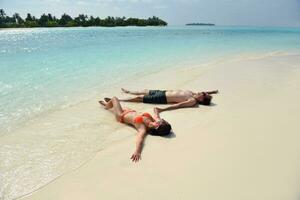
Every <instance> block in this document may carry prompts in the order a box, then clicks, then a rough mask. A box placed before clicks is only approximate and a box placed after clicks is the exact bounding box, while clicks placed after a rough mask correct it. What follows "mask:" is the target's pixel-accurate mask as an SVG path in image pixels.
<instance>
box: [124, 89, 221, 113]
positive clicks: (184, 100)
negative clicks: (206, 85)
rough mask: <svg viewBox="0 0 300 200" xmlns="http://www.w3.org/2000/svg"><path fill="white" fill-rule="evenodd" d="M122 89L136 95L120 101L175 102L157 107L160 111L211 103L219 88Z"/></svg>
mask: <svg viewBox="0 0 300 200" xmlns="http://www.w3.org/2000/svg"><path fill="white" fill-rule="evenodd" d="M122 91H123V92H124V93H127V94H133V95H136V96H135V97H129V98H126V99H120V101H127V102H143V103H153V104H173V105H171V106H168V107H166V108H157V110H158V112H162V111H166V110H173V109H178V108H186V107H194V106H196V105H198V104H201V105H210V103H211V99H212V96H211V94H217V93H218V90H214V91H207V92H192V91H190V90H147V89H145V90H142V91H129V90H127V89H124V88H122Z"/></svg>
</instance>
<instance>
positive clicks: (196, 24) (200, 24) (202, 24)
mask: <svg viewBox="0 0 300 200" xmlns="http://www.w3.org/2000/svg"><path fill="white" fill-rule="evenodd" d="M186 26H215V24H211V23H189V24H186Z"/></svg>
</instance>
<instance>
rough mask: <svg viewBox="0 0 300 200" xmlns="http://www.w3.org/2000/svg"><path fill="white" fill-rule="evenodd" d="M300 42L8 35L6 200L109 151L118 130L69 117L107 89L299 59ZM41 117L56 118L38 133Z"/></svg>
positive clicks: (150, 30) (299, 33)
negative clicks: (213, 67)
mask: <svg viewBox="0 0 300 200" xmlns="http://www.w3.org/2000/svg"><path fill="white" fill-rule="evenodd" d="M299 38H300V29H296V28H259V27H192V26H190V27H143V28H140V27H122V28H101V27H100V28H99V27H90V28H49V29H48V28H36V29H9V30H0V144H1V145H0V160H1V163H0V192H1V193H0V199H5V200H6V199H14V198H17V197H19V196H21V195H24V194H26V193H28V192H31V191H33V190H35V189H37V188H39V187H41V186H43V185H45V184H46V183H48V182H49V181H51V180H53V179H54V178H56V177H58V176H60V175H61V174H63V173H65V172H67V171H69V170H70V169H74V168H76V167H78V166H80V165H81V164H82V163H84V162H85V161H86V160H87V159H89V158H91V157H92V156H93V155H94V153H95V152H96V151H97V150H99V149H100V148H101V144H102V142H103V141H104V140H105V137H106V136H105V135H104V134H102V135H101V133H99V132H97V131H96V130H101V129H107V130H109V129H110V127H109V126H105V125H103V124H99V123H98V122H97V121H92V118H90V117H89V116H88V115H87V116H82V118H80V116H76V114H74V116H73V117H70V114H69V113H70V112H73V109H76V106H77V105H79V103H80V102H84V101H85V100H88V99H92V98H95V97H96V96H97V95H99V94H101V91H103V90H104V89H108V88H110V87H113V86H114V85H115V84H117V83H119V82H121V81H124V80H126V79H133V78H135V77H136V76H137V75H144V74H146V73H147V72H155V71H157V70H159V69H161V68H163V69H167V68H172V67H174V66H181V65H182V66H187V65H193V64H195V63H197V64H198V63H205V62H208V61H212V60H214V59H216V58H217V59H219V58H221V57H224V56H229V55H238V54H251V53H256V54H257V53H268V52H293V51H298V50H299V49H300V39H299ZM74 107H75V108H74ZM54 111H55V112H56V111H57V112H60V115H56V114H53V112H54ZM55 112H54V113H55ZM91 112H93V111H92V110H91ZM74 113H76V112H74ZM52 115H53V116H52ZM37 116H38V117H41V116H48V117H47V118H46V119H47V120H43V121H42V123H41V121H39V123H41V124H39V125H36V124H35V120H36V118H37ZM58 116H59V117H58ZM62 116H63V117H62ZM60 117H61V118H60ZM68 117H69V118H70V119H69V121H68V120H66V118H68ZM49 119H51V120H49ZM64 120H65V121H64ZM89 120H90V121H89ZM60 121H64V123H59V122H60ZM28 123H29V125H26V126H25V124H28ZM22 126H25V128H21V127H22ZM26 127H29V128H26ZM32 127H35V128H34V130H33V129H32Z"/></svg>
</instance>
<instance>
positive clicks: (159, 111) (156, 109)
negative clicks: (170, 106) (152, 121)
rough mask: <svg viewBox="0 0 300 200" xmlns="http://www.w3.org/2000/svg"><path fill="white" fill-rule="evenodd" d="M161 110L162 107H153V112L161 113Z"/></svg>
mask: <svg viewBox="0 0 300 200" xmlns="http://www.w3.org/2000/svg"><path fill="white" fill-rule="evenodd" d="M162 111H163V109H162V108H158V107H155V108H154V112H157V113H161V112H162Z"/></svg>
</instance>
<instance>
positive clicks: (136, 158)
mask: <svg viewBox="0 0 300 200" xmlns="http://www.w3.org/2000/svg"><path fill="white" fill-rule="evenodd" d="M130 159H131V160H132V162H138V161H139V160H141V159H142V157H141V153H138V152H134V153H133V154H132V156H131V158H130Z"/></svg>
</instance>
